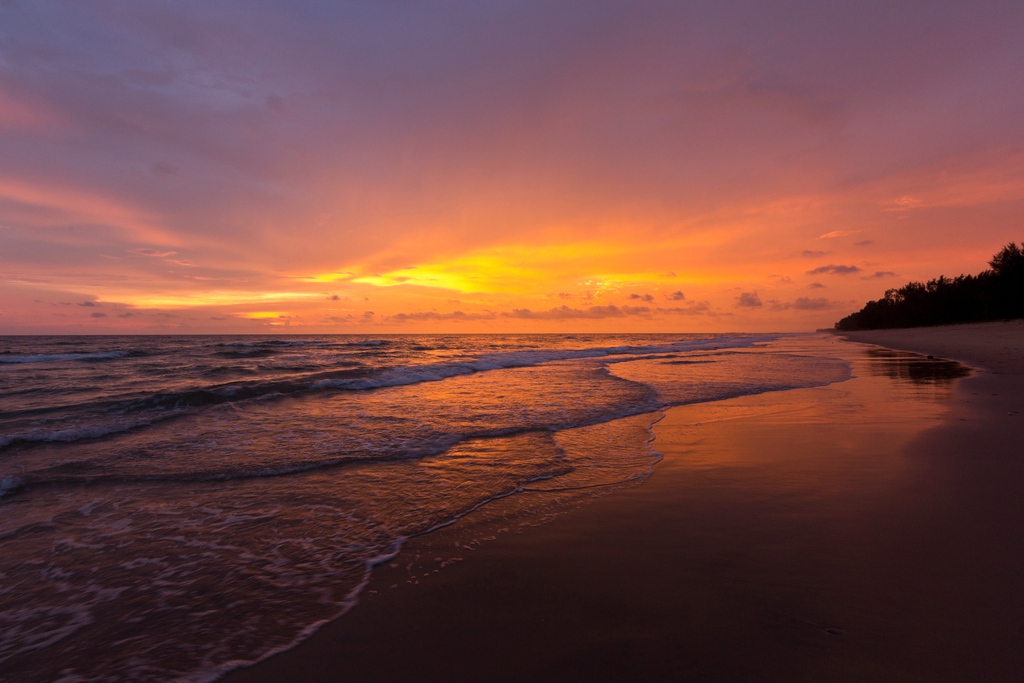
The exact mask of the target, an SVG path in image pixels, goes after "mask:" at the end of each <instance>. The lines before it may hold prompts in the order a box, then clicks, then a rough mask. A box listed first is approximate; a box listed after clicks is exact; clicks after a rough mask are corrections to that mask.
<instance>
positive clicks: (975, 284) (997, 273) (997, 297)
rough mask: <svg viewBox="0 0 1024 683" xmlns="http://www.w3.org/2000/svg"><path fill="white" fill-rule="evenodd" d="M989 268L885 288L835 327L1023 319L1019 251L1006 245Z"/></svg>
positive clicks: (1023, 272) (1023, 253) (1022, 255)
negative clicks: (973, 272)
mask: <svg viewBox="0 0 1024 683" xmlns="http://www.w3.org/2000/svg"><path fill="white" fill-rule="evenodd" d="M1022 245H1024V243H1022ZM988 264H989V266H990V270H986V271H983V272H981V273H979V274H977V275H961V276H959V277H955V278H948V277H946V276H941V277H939V278H938V279H935V280H929V281H928V282H927V283H923V282H908V283H907V284H906V285H904V286H902V287H900V288H899V289H890V290H888V291H886V293H885V296H884V297H882V298H881V299H878V300H877V301H869V302H868V303H867V304H866V305H865V306H864V308H862V309H860V310H859V311H857V312H856V313H853V314H851V315H848V316H846V317H845V318H843V319H842V320H840V321H839V322H837V323H836V325H835V327H836V329H837V330H845V331H850V330H877V329H884V328H892V327H921V326H925V325H952V324H956V323H973V322H983V321H986V320H1009V319H1012V318H1024V249H1022V248H1021V247H1018V246H1017V244H1016V243H1015V242H1010V243H1009V244H1007V245H1006V246H1005V247H1003V248H1002V250H1001V251H1000V252H999V253H997V254H996V255H995V256H993V257H992V260H991V261H989V262H988Z"/></svg>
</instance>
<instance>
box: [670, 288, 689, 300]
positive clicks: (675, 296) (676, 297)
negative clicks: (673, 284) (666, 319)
mask: <svg viewBox="0 0 1024 683" xmlns="http://www.w3.org/2000/svg"><path fill="white" fill-rule="evenodd" d="M665 298H666V299H669V300H670V301H682V300H683V299H685V298H686V295H685V294H683V292H682V291H681V290H676V291H674V292H672V293H671V294H666V295H665Z"/></svg>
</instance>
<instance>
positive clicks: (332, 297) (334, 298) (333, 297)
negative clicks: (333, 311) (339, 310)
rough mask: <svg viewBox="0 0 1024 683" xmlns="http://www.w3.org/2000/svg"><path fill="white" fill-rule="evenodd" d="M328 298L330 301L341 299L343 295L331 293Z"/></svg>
mask: <svg viewBox="0 0 1024 683" xmlns="http://www.w3.org/2000/svg"><path fill="white" fill-rule="evenodd" d="M327 300H328V301H341V297H340V296H338V295H337V294H331V295H330V296H329V297H327Z"/></svg>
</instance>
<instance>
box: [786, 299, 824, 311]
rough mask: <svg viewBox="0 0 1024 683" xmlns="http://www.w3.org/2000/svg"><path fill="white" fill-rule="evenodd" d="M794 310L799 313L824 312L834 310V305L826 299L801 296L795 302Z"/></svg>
mask: <svg viewBox="0 0 1024 683" xmlns="http://www.w3.org/2000/svg"><path fill="white" fill-rule="evenodd" d="M793 308H795V309H796V310H798V311H824V310H826V309H829V308H832V304H831V303H829V300H828V299H826V298H825V297H818V298H815V299H809V298H807V297H806V296H801V297H799V298H797V300H796V301H794V302H793Z"/></svg>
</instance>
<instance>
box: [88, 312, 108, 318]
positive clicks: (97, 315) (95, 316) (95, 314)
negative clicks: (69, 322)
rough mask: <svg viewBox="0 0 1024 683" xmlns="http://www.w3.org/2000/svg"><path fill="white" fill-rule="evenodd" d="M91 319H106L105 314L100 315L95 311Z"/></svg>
mask: <svg viewBox="0 0 1024 683" xmlns="http://www.w3.org/2000/svg"><path fill="white" fill-rule="evenodd" d="M92 317H93V318H106V317H107V314H106V313H101V312H99V311H96V312H95V313H93V314H92Z"/></svg>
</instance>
